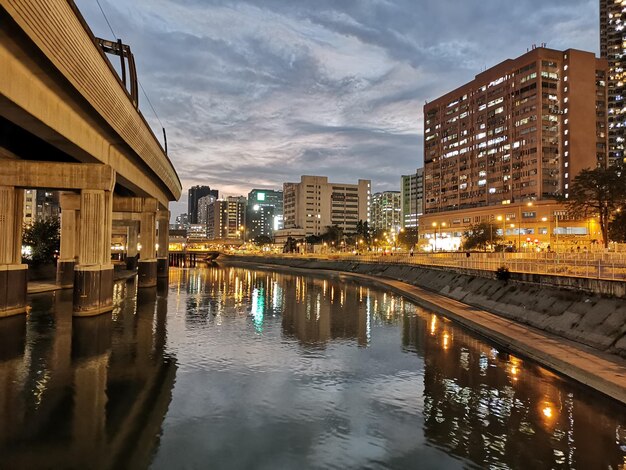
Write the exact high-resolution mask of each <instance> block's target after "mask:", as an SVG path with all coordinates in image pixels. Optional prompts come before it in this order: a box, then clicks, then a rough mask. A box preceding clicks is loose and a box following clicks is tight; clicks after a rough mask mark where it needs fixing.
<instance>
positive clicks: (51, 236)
mask: <svg viewBox="0 0 626 470" xmlns="http://www.w3.org/2000/svg"><path fill="white" fill-rule="evenodd" d="M22 243H23V244H24V245H26V246H28V247H30V248H31V254H30V256H29V257H28V258H27V259H26V261H27V262H28V263H29V264H31V265H33V266H39V265H43V264H52V263H54V261H55V259H56V257H57V255H58V253H59V247H60V243H61V236H60V233H59V220H58V219H52V218H50V219H45V220H38V221H36V222H35V223H33V224H32V225H30V226H28V227H26V229H25V230H24V237H23V239H22Z"/></svg>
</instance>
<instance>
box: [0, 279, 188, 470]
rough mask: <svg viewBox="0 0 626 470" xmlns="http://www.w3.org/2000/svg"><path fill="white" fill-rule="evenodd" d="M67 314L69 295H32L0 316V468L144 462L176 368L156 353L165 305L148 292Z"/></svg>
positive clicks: (121, 294)
mask: <svg viewBox="0 0 626 470" xmlns="http://www.w3.org/2000/svg"><path fill="white" fill-rule="evenodd" d="M115 290H116V296H115V299H116V309H115V311H114V312H113V313H112V314H106V315H100V316H97V317H93V318H72V314H71V309H72V299H71V295H72V294H71V292H68V291H61V292H57V293H56V294H41V295H37V296H33V297H31V304H32V307H33V309H32V311H31V313H30V314H29V316H28V319H27V318H26V317H15V318H9V319H3V320H0V338H2V342H1V343H0V344H1V346H0V467H2V468H113V467H115V466H118V467H124V468H131V467H132V468H145V467H147V466H148V465H149V462H150V460H151V459H152V455H153V453H154V451H155V449H156V448H157V447H158V443H159V437H158V436H159V434H160V428H161V424H162V421H163V418H164V416H165V414H166V412H167V408H168V405H169V402H170V400H171V393H172V389H173V385H174V378H175V374H176V361H175V359H174V358H172V357H169V356H167V355H165V328H166V318H167V305H166V303H165V302H163V300H162V297H160V296H159V297H157V296H156V293H155V291H154V290H153V291H152V294H151V295H148V296H147V297H145V296H142V295H141V294H140V295H139V296H138V297H137V298H134V297H132V295H131V296H127V295H126V294H128V293H131V294H132V293H133V292H134V291H135V286H134V284H132V283H130V284H128V285H126V284H123V283H122V284H116V286H115Z"/></svg>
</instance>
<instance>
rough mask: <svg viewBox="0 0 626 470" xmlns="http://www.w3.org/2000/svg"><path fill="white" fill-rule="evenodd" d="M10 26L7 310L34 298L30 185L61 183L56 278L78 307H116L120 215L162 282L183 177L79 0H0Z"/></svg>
mask: <svg viewBox="0 0 626 470" xmlns="http://www.w3.org/2000/svg"><path fill="white" fill-rule="evenodd" d="M0 25H1V27H0V64H2V67H0V317H3V316H9V315H14V314H19V313H23V312H25V311H26V307H27V305H26V282H27V266H26V265H25V264H22V259H21V248H22V219H23V217H22V216H23V214H22V211H23V193H24V191H23V190H24V189H25V188H34V189H37V188H41V189H55V190H59V191H61V192H62V193H61V198H60V205H61V250H60V258H59V262H58V267H57V268H58V271H57V282H58V283H59V284H60V285H61V286H63V287H73V288H74V314H75V315H77V316H87V315H96V314H99V313H103V312H106V311H109V310H111V309H112V302H113V300H112V297H113V296H112V294H113V265H112V263H111V240H112V233H113V226H114V224H115V225H117V226H122V227H126V230H127V239H128V240H131V241H132V240H135V241H136V242H137V243H132V244H129V246H128V251H129V253H128V254H129V256H130V257H132V258H135V257H136V255H137V249H138V247H139V246H141V252H140V255H141V256H140V259H139V263H138V273H139V286H140V287H153V286H155V285H156V278H157V274H158V275H161V276H167V249H168V230H167V228H168V224H169V211H168V204H169V202H170V201H174V200H177V199H178V198H179V197H180V193H181V185H180V181H179V179H178V176H177V174H176V171H175V170H174V167H173V165H172V163H171V162H170V160H169V159H168V157H167V155H165V153H164V151H163V149H162V148H161V146H160V144H159V142H158V141H157V139H156V137H155V136H154V134H153V133H152V131H151V130H150V128H149V126H148V125H147V123H146V122H145V120H144V118H143V116H142V115H141V113H140V112H139V111H138V109H137V108H136V103H135V102H133V100H132V99H131V96H130V95H129V93H128V91H127V90H126V88H125V86H124V84H123V83H122V82H121V81H120V79H119V77H118V76H117V74H116V72H115V70H114V68H113V67H112V66H111V64H110V62H109V61H108V59H107V58H106V56H105V55H104V53H103V52H102V50H101V49H100V47H99V46H98V44H97V42H96V41H95V38H94V37H93V35H92V34H91V31H90V30H89V28H88V27H87V26H86V24H85V22H84V20H83V19H82V17H81V16H80V13H79V12H78V10H77V9H76V7H75V6H74V5H73V2H71V1H67V0H51V1H50V2H32V1H26V0H0ZM114 221H115V222H114ZM157 228H158V230H157ZM131 245H132V246H131Z"/></svg>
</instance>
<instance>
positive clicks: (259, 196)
mask: <svg viewBox="0 0 626 470" xmlns="http://www.w3.org/2000/svg"><path fill="white" fill-rule="evenodd" d="M256 200H257V201H265V193H256Z"/></svg>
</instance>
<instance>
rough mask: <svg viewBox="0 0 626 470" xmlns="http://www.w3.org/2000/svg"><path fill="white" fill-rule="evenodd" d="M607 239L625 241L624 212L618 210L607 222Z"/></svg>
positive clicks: (625, 217) (625, 222) (625, 220)
mask: <svg viewBox="0 0 626 470" xmlns="http://www.w3.org/2000/svg"><path fill="white" fill-rule="evenodd" d="M609 239H610V240H612V241H614V242H618V243H626V212H623V211H620V212H619V213H618V214H617V215H616V216H615V217H614V218H613V220H612V221H611V222H609Z"/></svg>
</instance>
